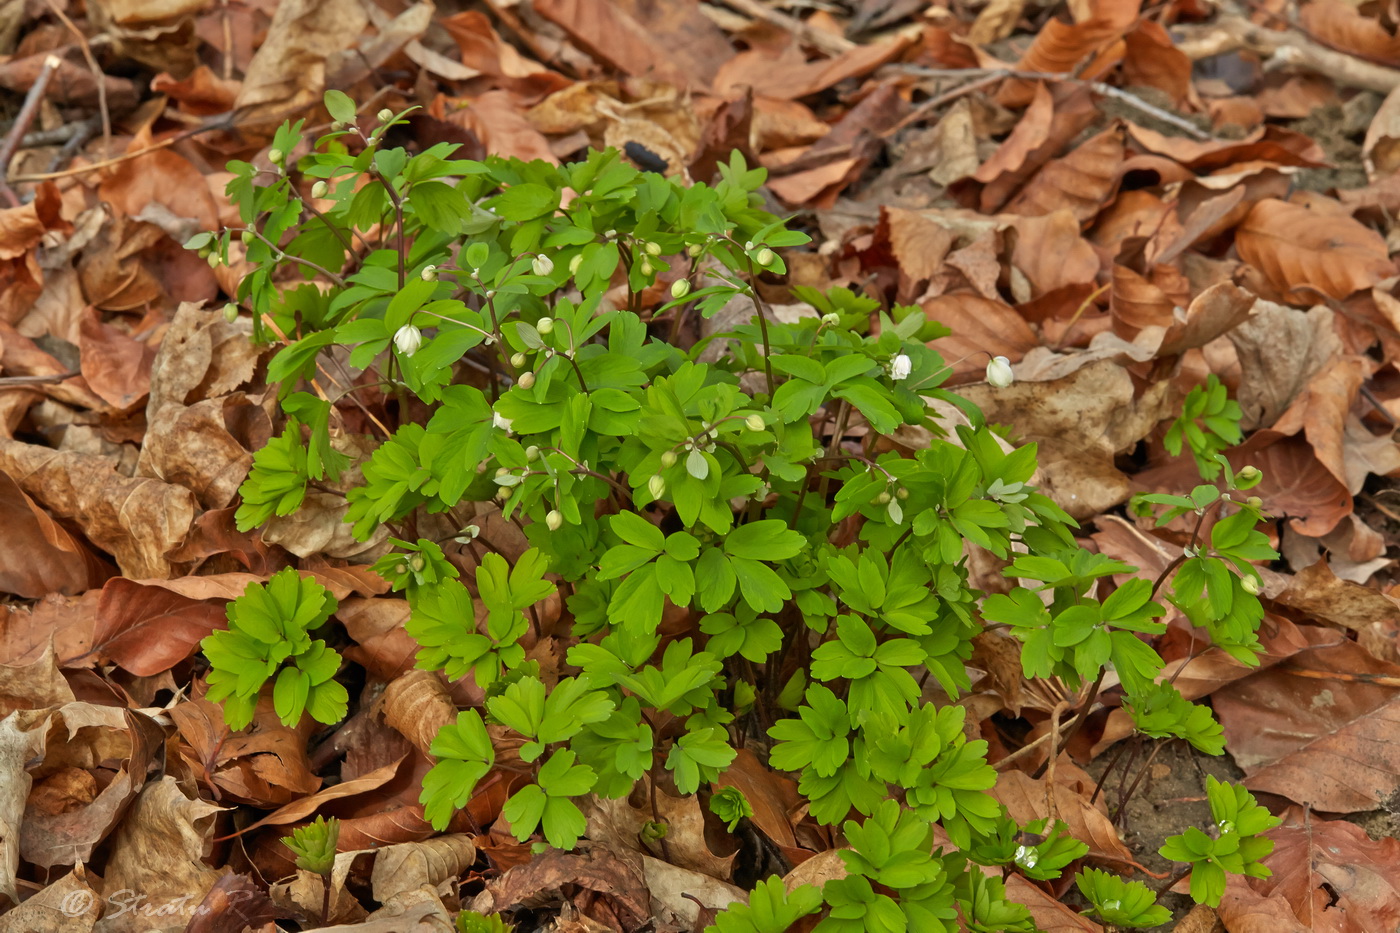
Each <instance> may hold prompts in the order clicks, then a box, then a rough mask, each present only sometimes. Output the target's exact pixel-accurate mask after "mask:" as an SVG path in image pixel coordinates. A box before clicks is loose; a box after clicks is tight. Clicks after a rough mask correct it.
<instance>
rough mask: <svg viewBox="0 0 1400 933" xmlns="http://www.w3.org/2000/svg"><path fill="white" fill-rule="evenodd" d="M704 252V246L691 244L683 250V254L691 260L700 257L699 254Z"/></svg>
mask: <svg viewBox="0 0 1400 933" xmlns="http://www.w3.org/2000/svg"><path fill="white" fill-rule="evenodd" d="M704 251H705V244H703V243H692V244H690V245H689V246H687V247H686V248H685V254H686V255H687V256H689V257H690V258H691V259H694V258H695V257H696V256H699V255H700V254H701V253H703V252H704Z"/></svg>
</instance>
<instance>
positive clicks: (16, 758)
mask: <svg viewBox="0 0 1400 933" xmlns="http://www.w3.org/2000/svg"><path fill="white" fill-rule="evenodd" d="M24 725H25V723H24V722H23V721H22V720H21V719H20V716H19V714H17V713H11V712H9V711H8V710H6V711H5V716H4V718H0V897H4V898H7V899H8V900H9V902H10V906H14V905H15V904H18V903H19V893H18V890H17V889H16V887H15V874H16V872H17V871H18V870H19V860H20V855H19V844H20V843H19V841H20V827H21V825H22V820H23V817H24V801H25V798H27V797H28V796H29V786H30V783H31V780H32V779H31V778H30V776H29V772H28V770H27V769H26V768H25V763H26V762H28V761H29V759H30V758H32V757H34V754H35V753H36V752H37V751H39V750H40V749H41V748H43V747H44V736H43V730H41V729H37V728H30V729H27V730H26V729H25V728H24ZM85 912H86V911H85Z"/></svg>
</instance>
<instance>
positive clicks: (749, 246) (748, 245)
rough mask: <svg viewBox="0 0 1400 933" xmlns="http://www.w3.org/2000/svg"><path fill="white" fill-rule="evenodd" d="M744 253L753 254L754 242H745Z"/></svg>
mask: <svg viewBox="0 0 1400 933" xmlns="http://www.w3.org/2000/svg"><path fill="white" fill-rule="evenodd" d="M744 252H746V253H751V252H753V240H745V241H744Z"/></svg>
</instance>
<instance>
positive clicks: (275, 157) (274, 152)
mask: <svg viewBox="0 0 1400 933" xmlns="http://www.w3.org/2000/svg"><path fill="white" fill-rule="evenodd" d="M285 158H286V154H285V153H284V152H283V151H282V150H281V149H269V150H267V161H269V162H271V163H272V164H273V165H281V164H282V160H283V159H285Z"/></svg>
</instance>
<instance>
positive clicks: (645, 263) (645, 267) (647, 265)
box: [641, 259, 656, 275]
mask: <svg viewBox="0 0 1400 933" xmlns="http://www.w3.org/2000/svg"><path fill="white" fill-rule="evenodd" d="M641 270H642V275H651V274H652V272H654V271H656V270H655V267H654V266H652V264H651V260H650V259H643V260H642V265H641Z"/></svg>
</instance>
